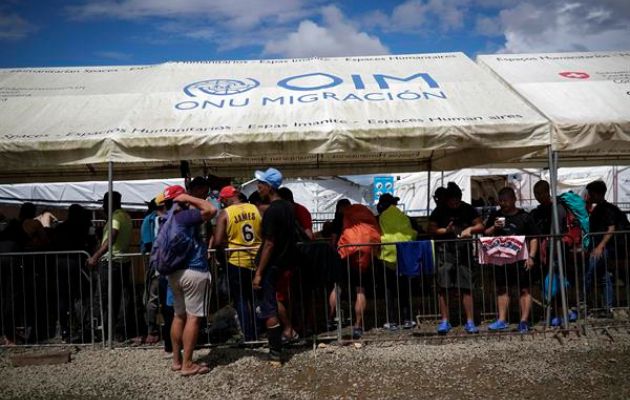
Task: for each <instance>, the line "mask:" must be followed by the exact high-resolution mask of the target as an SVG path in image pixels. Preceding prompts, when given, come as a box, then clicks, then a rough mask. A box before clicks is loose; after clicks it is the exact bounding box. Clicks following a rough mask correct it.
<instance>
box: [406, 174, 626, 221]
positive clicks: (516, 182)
mask: <svg viewBox="0 0 630 400" xmlns="http://www.w3.org/2000/svg"><path fill="white" fill-rule="evenodd" d="M395 176H397V177H400V179H399V180H397V181H396V182H395V185H394V187H395V193H396V196H398V197H400V204H401V205H402V207H404V209H405V210H407V211H410V212H411V213H413V214H420V215H424V214H426V208H427V174H426V173H413V174H397V175H395ZM490 176H503V177H505V178H506V180H505V183H506V184H508V185H510V186H511V187H513V188H514V190H515V192H516V194H517V199H518V202H519V206H521V207H526V208H531V207H535V206H536V205H537V204H538V203H537V202H536V200H535V199H534V194H533V187H534V184H535V183H536V182H537V181H538V180H540V179H545V180H547V181H549V179H550V177H549V171H548V170H547V169H544V170H543V169H533V168H525V169H517V168H466V169H461V170H457V171H445V172H444V173H440V172H437V173H433V174H431V195H432V194H433V192H434V191H435V189H436V188H438V187H440V186H446V184H447V183H448V182H455V183H456V184H457V185H458V186H459V187H460V188H461V189H462V199H463V200H464V201H466V202H468V203H470V202H471V200H472V196H471V192H472V190H471V189H472V188H471V180H472V178H473V177H490ZM594 180H601V181H604V182H605V183H606V186H607V187H608V191H607V193H606V199H607V200H608V201H611V202H616V203H630V189H629V188H630V168H619V167H614V166H598V167H588V168H584V167H582V168H575V167H573V168H560V169H559V170H558V183H557V185H558V193H562V192H566V191H569V190H572V191H574V192H576V193H578V194H583V192H584V190H585V187H586V185H587V184H588V183H589V182H592V181H594ZM495 199H496V195H495ZM434 207H435V202H434V201H433V199H430V208H431V209H433V208H434ZM624 207H625V206H624Z"/></svg>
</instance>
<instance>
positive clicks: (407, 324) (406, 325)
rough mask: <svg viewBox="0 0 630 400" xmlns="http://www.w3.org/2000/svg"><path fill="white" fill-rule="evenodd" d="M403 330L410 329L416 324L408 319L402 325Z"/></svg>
mask: <svg viewBox="0 0 630 400" xmlns="http://www.w3.org/2000/svg"><path fill="white" fill-rule="evenodd" d="M402 327H403V329H412V328H415V327H416V323H415V322H414V321H412V320H410V319H408V320H405V322H403V325H402Z"/></svg>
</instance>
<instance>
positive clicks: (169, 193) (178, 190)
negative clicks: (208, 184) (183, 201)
mask: <svg viewBox="0 0 630 400" xmlns="http://www.w3.org/2000/svg"><path fill="white" fill-rule="evenodd" d="M182 193H186V189H184V188H183V187H181V186H180V185H173V186H169V187H167V188H166V189H165V190H164V200H173V199H174V198H176V197H177V196H179V195H180V194H182Z"/></svg>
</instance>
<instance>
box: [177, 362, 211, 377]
mask: <svg viewBox="0 0 630 400" xmlns="http://www.w3.org/2000/svg"><path fill="white" fill-rule="evenodd" d="M181 371H182V372H181V374H182V376H193V375H203V374H207V373H208V372H210V368H208V366H207V365H205V364H203V363H200V364H195V363H193V364H191V366H190V368H186V369H184V368H182V370H181Z"/></svg>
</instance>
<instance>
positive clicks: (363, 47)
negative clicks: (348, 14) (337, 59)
mask: <svg viewBox="0 0 630 400" xmlns="http://www.w3.org/2000/svg"><path fill="white" fill-rule="evenodd" d="M322 17H323V23H322V24H321V25H318V24H317V23H315V22H313V21H311V20H304V21H302V22H300V25H299V26H298V29H297V31H295V32H292V33H290V34H289V35H288V36H287V37H286V38H285V39H280V40H270V41H269V42H268V43H267V44H266V45H265V48H264V54H268V55H279V56H285V57H312V56H323V57H326V56H328V57H331V56H350V55H376V54H387V53H389V50H388V49H387V47H386V46H385V45H383V44H382V43H381V41H380V39H379V38H378V37H375V36H370V35H368V34H367V33H366V32H360V31H359V30H358V29H357V27H356V26H354V24H352V23H351V22H350V21H348V20H347V19H346V18H345V17H344V16H343V14H342V13H341V11H340V10H339V9H338V8H337V7H335V6H327V7H324V8H323V9H322Z"/></svg>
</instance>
